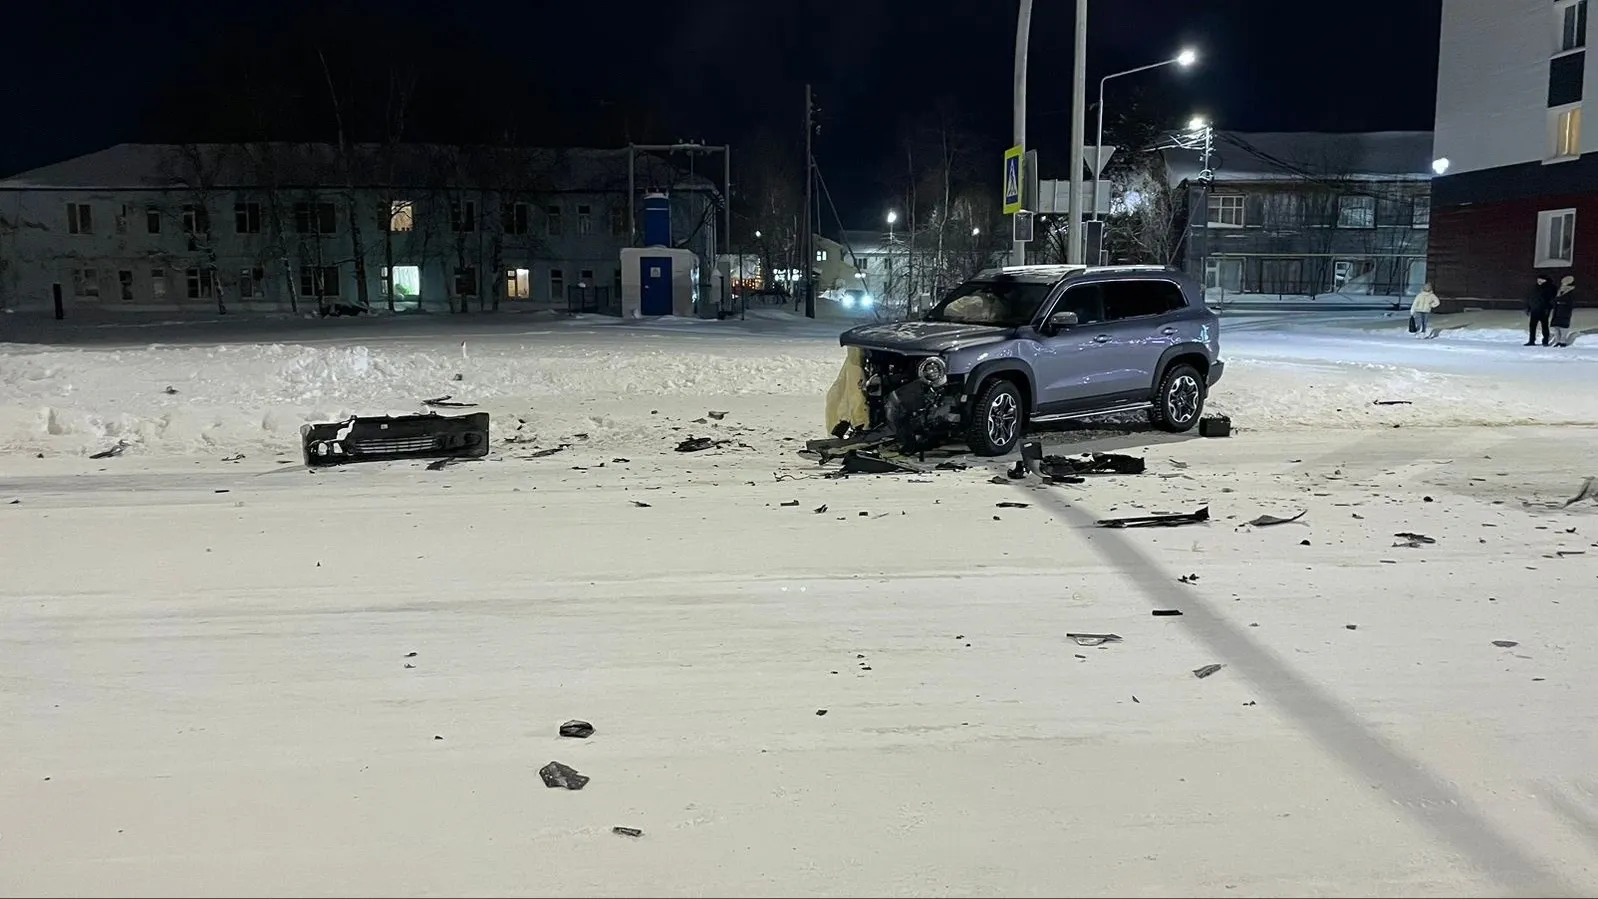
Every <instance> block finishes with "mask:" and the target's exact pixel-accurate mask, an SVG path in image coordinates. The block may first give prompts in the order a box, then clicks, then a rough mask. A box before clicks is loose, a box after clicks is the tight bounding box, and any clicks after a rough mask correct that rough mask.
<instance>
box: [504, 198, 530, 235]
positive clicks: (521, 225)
mask: <svg viewBox="0 0 1598 899" xmlns="http://www.w3.org/2000/svg"><path fill="white" fill-rule="evenodd" d="M528 220H529V219H528V214H527V204H526V203H506V204H505V209H504V211H503V212H501V213H500V224H501V226H503V227H504V229H505V233H506V234H526V233H527V232H528V230H529V229H528Z"/></svg>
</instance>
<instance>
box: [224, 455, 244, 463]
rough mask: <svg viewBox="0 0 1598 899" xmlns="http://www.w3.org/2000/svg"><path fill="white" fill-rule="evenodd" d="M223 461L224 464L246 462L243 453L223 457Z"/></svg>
mask: <svg viewBox="0 0 1598 899" xmlns="http://www.w3.org/2000/svg"><path fill="white" fill-rule="evenodd" d="M222 461H223V462H243V461H244V454H243V453H234V454H233V455H231V456H223V457H222Z"/></svg>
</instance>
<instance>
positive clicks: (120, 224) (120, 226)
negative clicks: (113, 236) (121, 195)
mask: <svg viewBox="0 0 1598 899" xmlns="http://www.w3.org/2000/svg"><path fill="white" fill-rule="evenodd" d="M116 229H117V233H118V234H126V233H128V204H126V203H123V204H122V211H121V212H119V213H117V220H116Z"/></svg>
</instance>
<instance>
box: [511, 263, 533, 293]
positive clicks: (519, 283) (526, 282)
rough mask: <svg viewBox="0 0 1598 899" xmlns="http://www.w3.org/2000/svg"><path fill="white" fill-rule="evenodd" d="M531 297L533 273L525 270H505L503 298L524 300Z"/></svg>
mask: <svg viewBox="0 0 1598 899" xmlns="http://www.w3.org/2000/svg"><path fill="white" fill-rule="evenodd" d="M532 295H533V273H532V272H530V271H528V270H527V269H525V268H511V269H506V270H505V296H507V297H510V298H511V299H513V300H525V299H529V298H531V297H532Z"/></svg>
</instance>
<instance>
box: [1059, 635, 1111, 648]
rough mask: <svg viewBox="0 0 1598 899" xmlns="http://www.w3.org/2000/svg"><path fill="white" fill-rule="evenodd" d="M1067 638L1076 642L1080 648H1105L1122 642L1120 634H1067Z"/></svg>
mask: <svg viewBox="0 0 1598 899" xmlns="http://www.w3.org/2000/svg"><path fill="white" fill-rule="evenodd" d="M1065 636H1066V637H1067V638H1069V639H1071V640H1075V641H1076V645H1078V646H1103V645H1104V644H1106V643H1119V642H1121V635H1120V634H1066V635H1065Z"/></svg>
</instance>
